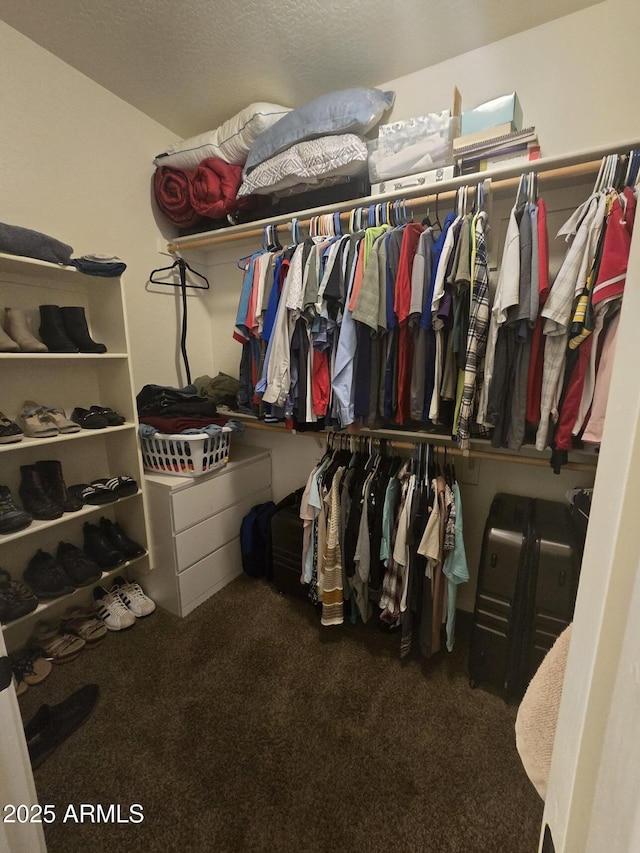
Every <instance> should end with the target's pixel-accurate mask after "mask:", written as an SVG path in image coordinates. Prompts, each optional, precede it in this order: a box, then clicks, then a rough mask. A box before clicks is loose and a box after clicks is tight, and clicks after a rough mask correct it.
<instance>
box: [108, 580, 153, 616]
mask: <svg viewBox="0 0 640 853" xmlns="http://www.w3.org/2000/svg"><path fill="white" fill-rule="evenodd" d="M114 584H115V585H114V591H115V590H117V593H118V595H119V596H120V598H121V599H122V600H123V601H124V603H125V604H126V606H127V607H128V608H129V610H130V611H131V613H133V615H134V616H136V617H137V618H138V619H140V618H141V617H142V616H149V614H150V613H153V611H154V610H155V609H156V605H155V602H154V601H152V600H151V599H150V598H149V596H148V595H145V594H144V592H143V590H142V587H141V586H140V584H137V583H129V581H127V580H125V579H124V578H123V577H117V578H116V579H115V581H114Z"/></svg>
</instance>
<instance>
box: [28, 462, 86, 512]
mask: <svg viewBox="0 0 640 853" xmlns="http://www.w3.org/2000/svg"><path fill="white" fill-rule="evenodd" d="M36 469H37V471H38V474H39V475H40V479H41V481H42V485H43V486H44V489H45V491H46V493H47V496H48V497H49V498H51V500H52V501H53V503H56V504H58V505H59V506H61V507H62V509H63V510H64V511H65V512H77V511H78V510H79V509H82V507H83V503H82V501H81V500H78V498H76V497H73V495H70V494H69V492H68V491H67V486H66V484H65V482H64V477H63V476H62V465H61V464H60V462H59V461H58V460H57V459H48V460H47V461H45V462H36Z"/></svg>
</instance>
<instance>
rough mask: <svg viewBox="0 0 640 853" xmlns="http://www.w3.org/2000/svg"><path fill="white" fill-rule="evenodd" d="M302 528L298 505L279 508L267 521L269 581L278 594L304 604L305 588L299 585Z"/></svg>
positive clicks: (306, 592) (306, 587)
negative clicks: (270, 576) (269, 556)
mask: <svg viewBox="0 0 640 853" xmlns="http://www.w3.org/2000/svg"><path fill="white" fill-rule="evenodd" d="M302 527H303V522H302V519H301V518H300V507H299V506H293V507H292V506H286V507H283V508H282V509H279V510H278V511H277V512H276V514H275V515H274V516H273V518H272V519H271V554H272V559H273V582H274V584H275V586H276V589H277V590H278V592H281V593H283V594H285V595H295V596H296V597H298V598H302V599H304V600H305V601H308V600H309V598H308V591H309V587H308V586H306V585H305V584H302V583H300V576H301V574H302Z"/></svg>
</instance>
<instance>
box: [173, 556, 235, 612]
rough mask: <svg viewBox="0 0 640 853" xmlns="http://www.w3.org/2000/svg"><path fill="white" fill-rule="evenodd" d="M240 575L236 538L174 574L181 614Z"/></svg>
mask: <svg viewBox="0 0 640 853" xmlns="http://www.w3.org/2000/svg"><path fill="white" fill-rule="evenodd" d="M240 574H242V558H241V556H240V540H239V539H233V540H232V541H231V542H227V544H226V545H223V546H222V548H218V550H217V551H214V552H213V554H209V556H208V557H205V558H204V560H200V562H199V563H196V564H195V565H194V566H191V568H189V569H187V570H186V571H184V572H182V573H181V574H180V575H178V584H179V587H180V609H181V613H182V616H185V615H186V614H187V613H188V612H189V611H190V610H193V609H194V607H195V606H197V604H200V603H201V602H202V601H204V600H205V598H208V597H209V596H210V595H213V594H214V593H216V592H218V590H219V589H222V587H223V586H226V584H228V583H229V582H230V581H232V580H233V579H234V578H235V577H237V576H238V575H240Z"/></svg>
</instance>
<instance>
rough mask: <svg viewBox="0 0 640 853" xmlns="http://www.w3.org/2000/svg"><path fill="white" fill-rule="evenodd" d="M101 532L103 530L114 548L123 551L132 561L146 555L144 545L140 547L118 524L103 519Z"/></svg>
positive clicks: (101, 520)
mask: <svg viewBox="0 0 640 853" xmlns="http://www.w3.org/2000/svg"><path fill="white" fill-rule="evenodd" d="M100 530H102V532H103V533H104V535H105V536H106V538H107V539H108V541H109V542H111V544H112V545H113V547H114V548H117V550H118V551H121V552H122V553H123V554H124V555H125V557H128V558H129V559H130V560H131V559H132V558H133V557H141V556H142V555H143V554H146V551H145V549H144V548H143V547H142V545H138V543H137V542H134V541H133V539H130V538H129V537H128V536H127V534H126V533H125V532H124V530H123V529H122V528H121V527H120V525H119V524H118V523H117V522H115V521H111V520H110V519H108V518H104V517H103V518H101V519H100Z"/></svg>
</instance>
